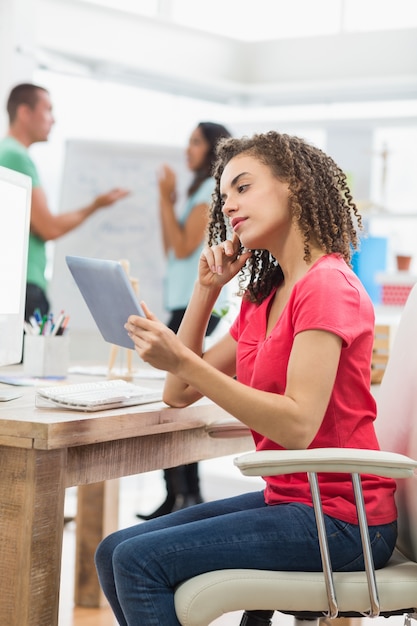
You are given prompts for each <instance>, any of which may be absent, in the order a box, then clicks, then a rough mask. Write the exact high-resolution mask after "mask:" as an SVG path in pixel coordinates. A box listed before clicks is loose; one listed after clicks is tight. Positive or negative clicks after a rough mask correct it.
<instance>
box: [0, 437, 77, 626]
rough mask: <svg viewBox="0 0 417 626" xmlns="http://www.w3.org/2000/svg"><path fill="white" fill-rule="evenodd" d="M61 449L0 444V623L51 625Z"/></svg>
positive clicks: (57, 568) (60, 522)
mask: <svg viewBox="0 0 417 626" xmlns="http://www.w3.org/2000/svg"><path fill="white" fill-rule="evenodd" d="M65 462H66V450H56V451H55V450H53V451H51V450H48V451H46V450H45V451H44V450H33V449H23V448H9V447H6V446H0V624H2V625H3V624H4V625H5V626H6V624H7V626H41V625H42V626H46V625H48V626H57V624H58V600H59V585H60V574H61V551H62V536H63V529H64V498H65V487H64V485H65Z"/></svg>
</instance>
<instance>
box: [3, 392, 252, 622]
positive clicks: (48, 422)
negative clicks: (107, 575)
mask: <svg viewBox="0 0 417 626" xmlns="http://www.w3.org/2000/svg"><path fill="white" fill-rule="evenodd" d="M22 392H23V396H22V397H21V398H19V399H17V400H12V401H10V402H5V403H1V404H0V512H1V514H0V588H1V590H2V591H1V594H0V624H7V625H8V626H57V623H58V598H59V585H60V568H61V548H62V534H63V517H64V498H65V488H66V487H70V486H74V485H77V486H79V493H80V494H81V498H80V499H81V501H82V503H83V505H82V510H81V512H80V510H79V512H78V514H77V560H78V564H77V565H76V590H75V599H76V602H77V603H78V604H83V605H84V606H97V605H98V602H99V598H98V593H99V589H98V584H97V581H96V576H95V572H94V565H93V563H92V554H93V551H94V548H95V546H96V545H97V543H98V541H99V540H100V538H101V537H102V536H103V535H104V534H107V533H108V532H110V531H111V530H114V529H115V525H116V524H117V506H116V505H117V493H116V494H113V495H112V496H111V497H110V500H109V498H108V489H107V488H108V486H110V485H112V484H114V481H110V479H114V478H119V477H122V476H128V475H132V474H136V473H140V472H146V471H150V470H154V469H160V468H165V467H174V466H176V465H181V464H184V463H191V462H193V461H199V460H202V459H209V458H214V457H218V456H225V455H229V454H233V453H240V452H246V451H248V450H250V449H252V448H253V442H252V438H251V436H250V435H249V433H248V431H246V430H245V429H244V430H243V431H236V432H233V428H232V433H231V434H232V436H230V433H229V435H228V436H226V437H223V436H220V437H218V436H212V435H213V433H212V432H211V427H210V426H209V425H210V424H213V422H217V421H218V420H225V419H226V420H227V419H229V418H230V416H228V414H227V413H225V412H224V411H223V410H222V409H220V408H219V407H217V406H215V405H214V404H212V403H211V402H209V401H207V400H206V399H202V400H201V401H200V402H198V403H195V404H194V405H192V406H190V407H187V408H184V409H171V408H168V407H166V405H164V404H163V403H154V404H149V405H143V406H140V407H128V408H124V409H117V410H107V411H102V412H97V413H92V414H91V413H80V412H75V411H67V410H57V409H43V408H42V409H40V408H36V407H35V389H34V388H22ZM230 420H231V422H232V424H233V423H234V422H236V423H238V422H237V421H235V420H233V418H230ZM226 435H227V433H226ZM108 481H110V482H108ZM115 502H116V505H115ZM92 506H93V510H91V507H92ZM109 510H110V511H111V513H112V516H113V518H112V520H111V522H110V525H109V523H108V520H109V518H108V515H107V513H108V511H109ZM106 512H107V513H106ZM106 515H107V516H106ZM116 527H117V526H116ZM86 537H89V540H88V542H86ZM82 585H84V588H81V586H82Z"/></svg>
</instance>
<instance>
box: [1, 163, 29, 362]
mask: <svg viewBox="0 0 417 626" xmlns="http://www.w3.org/2000/svg"><path fill="white" fill-rule="evenodd" d="M31 190H32V180H31V178H30V177H29V176H25V175H24V174H20V173H19V172H15V171H13V170H10V169H8V168H6V167H1V166H0V366H3V365H13V364H14V363H19V362H20V360H21V358H22V345H23V320H24V313H25V299H26V271H27V256H28V238H29V224H30V207H31Z"/></svg>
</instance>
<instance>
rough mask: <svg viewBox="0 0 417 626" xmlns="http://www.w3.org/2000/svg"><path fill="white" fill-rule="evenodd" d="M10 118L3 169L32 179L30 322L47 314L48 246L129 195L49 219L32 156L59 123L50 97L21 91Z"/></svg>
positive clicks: (14, 95) (14, 94)
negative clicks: (34, 147)
mask: <svg viewBox="0 0 417 626" xmlns="http://www.w3.org/2000/svg"><path fill="white" fill-rule="evenodd" d="M7 113H8V116H9V131H8V135H7V137H5V138H4V139H2V140H0V165H3V166H4V167H8V168H9V169H12V170H16V171H18V172H22V173H23V174H26V175H28V176H30V177H31V179H32V208H31V220H30V236H29V254H28V268H27V291H26V313H25V317H26V319H27V320H28V319H29V317H30V316H31V315H32V314H33V312H34V310H35V309H36V308H38V309H39V310H40V312H41V314H42V315H46V314H47V313H48V312H49V301H48V296H47V280H46V278H45V267H46V246H45V243H46V241H50V240H54V239H57V238H58V237H61V236H62V235H65V234H66V233H68V232H69V231H71V230H73V229H74V228H76V227H77V226H79V225H80V224H82V222H84V221H85V220H86V219H87V218H88V217H89V216H90V215H92V214H93V213H95V212H96V211H97V210H99V209H101V208H103V207H108V206H111V205H112V204H114V203H115V202H116V201H117V200H120V199H122V198H124V197H125V196H126V195H127V194H128V193H129V192H128V191H127V190H126V189H119V188H115V189H112V190H110V191H108V192H107V193H104V194H102V195H99V196H97V197H96V198H95V199H94V200H93V201H92V202H91V203H90V204H88V205H87V206H85V207H82V208H80V209H77V210H74V211H68V212H66V213H59V214H54V213H51V211H50V210H49V207H48V202H47V199H46V195H45V192H44V190H43V189H42V186H41V183H40V179H39V175H38V172H37V169H36V166H35V163H34V162H33V160H32V159H31V157H30V155H29V151H28V148H29V146H31V145H32V144H33V143H36V142H38V141H47V139H48V136H49V133H50V131H51V128H52V125H53V124H54V122H55V120H54V117H53V114H52V103H51V100H50V97H49V93H48V91H47V90H46V89H44V88H43V87H39V86H38V85H34V84H32V83H24V84H20V85H17V86H16V87H14V88H13V89H12V90H11V92H10V95H9V98H8V101H7Z"/></svg>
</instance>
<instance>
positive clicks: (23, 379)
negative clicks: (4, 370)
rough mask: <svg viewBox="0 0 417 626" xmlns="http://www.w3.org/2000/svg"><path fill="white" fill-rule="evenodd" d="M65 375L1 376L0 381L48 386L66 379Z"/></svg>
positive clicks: (31, 385)
mask: <svg viewBox="0 0 417 626" xmlns="http://www.w3.org/2000/svg"><path fill="white" fill-rule="evenodd" d="M65 378H66V377H65V376H46V377H45V378H38V377H33V376H0V383H4V384H5V385H15V386H17V387H46V386H47V385H56V383H57V381H58V382H59V381H60V380H65Z"/></svg>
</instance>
